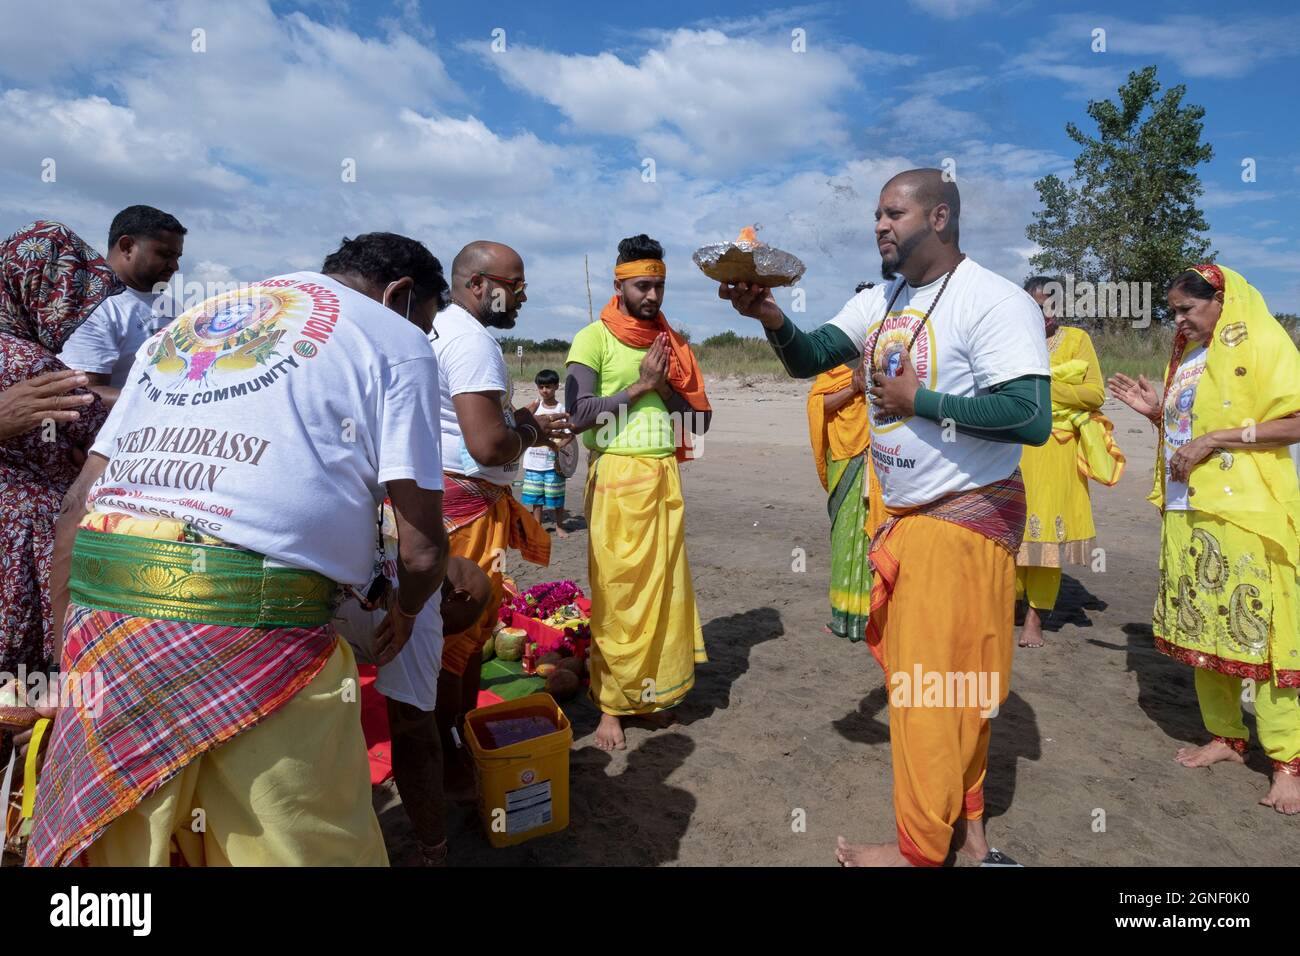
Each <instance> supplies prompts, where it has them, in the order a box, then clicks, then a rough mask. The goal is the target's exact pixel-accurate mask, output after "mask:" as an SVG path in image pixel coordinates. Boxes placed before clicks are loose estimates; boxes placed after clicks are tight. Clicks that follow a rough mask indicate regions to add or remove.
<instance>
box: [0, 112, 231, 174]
mask: <svg viewBox="0 0 1300 956" xmlns="http://www.w3.org/2000/svg"><path fill="white" fill-rule="evenodd" d="M0 140H3V141H4V143H5V149H4V151H3V152H0V168H5V169H8V170H11V171H12V172H13V173H15V174H16V175H18V176H20V177H22V176H29V177H31V179H32V180H33V181H37V180H39V178H40V176H41V173H42V163H43V162H45V161H46V160H47V159H52V160H53V161H54V163H55V166H54V172H55V180H54V182H53V183H50V184H48V185H50V186H51V187H53V188H58V186H59V183H60V182H64V183H67V182H72V183H76V182H77V181H95V182H97V183H99V184H100V185H101V186H103V187H105V188H110V189H117V190H141V189H150V190H160V191H162V192H164V193H168V194H170V195H171V196H172V197H173V198H178V197H179V196H180V195H184V194H189V193H192V192H193V191H195V190H202V191H206V192H208V193H209V194H211V198H212V199H219V198H221V196H222V194H227V195H228V194H229V193H231V192H233V191H234V190H237V189H239V188H241V187H243V186H245V185H247V182H246V180H245V178H244V177H243V176H241V175H239V174H238V173H236V172H234V171H232V170H230V169H228V168H226V167H224V166H222V165H221V164H220V163H217V162H214V161H212V160H211V159H210V158H209V155H208V147H207V144H206V143H205V142H204V141H203V140H202V139H201V138H200V137H199V136H198V135H196V134H195V133H194V132H193V131H191V130H187V129H183V128H172V129H168V130H165V131H164V130H158V129H148V128H146V127H145V126H144V125H142V124H141V122H140V117H139V115H138V114H137V113H136V111H135V110H133V109H130V108H128V107H123V106H118V105H115V104H113V103H110V102H109V101H108V100H106V99H104V98H103V97H101V96H87V97H81V98H76V99H60V98H58V97H55V96H52V95H50V94H47V93H33V92H28V91H26V90H5V91H4V92H3V93H0ZM74 188H75V187H74Z"/></svg>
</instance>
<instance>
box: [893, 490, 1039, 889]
mask: <svg viewBox="0 0 1300 956" xmlns="http://www.w3.org/2000/svg"><path fill="white" fill-rule="evenodd" d="M884 533H885V535H886V537H885V538H884V540H883V541H882V542H880V543H879V545H878V546H877V547H876V548H875V549H874V550H873V552H872V558H873V563H874V564H875V570H876V579H875V581H874V582H873V588H872V591H873V595H872V602H871V603H872V611H871V619H870V624H869V626H868V641H869V643H870V646H871V650H872V653H873V654H875V655H876V659H877V661H879V662H880V664H881V666H882V667H883V668H884V670H885V679H886V686H887V689H888V691H889V744H890V751H891V754H892V757H893V765H894V815H895V820H896V823H897V826H898V848H899V851H900V852H901V853H902V855H903V856H904V857H906V858H907V859H908V860H909V861H910V862H911V863H913V864H914V865H917V866H939V865H940V864H942V863H943V861H944V859H945V858H946V857H947V856H948V851H949V847H950V844H951V842H952V834H953V827H954V825H955V824H956V823H957V821H958V820H959V819H961V818H962V817H965V818H966V819H969V820H978V819H979V818H980V817H981V816H982V815H983V812H984V773H985V770H986V768H987V764H988V750H989V731H990V726H989V718H990V717H991V716H993V715H995V714H996V711H997V708H998V706H999V705H1001V704H1002V702H1003V701H1005V700H1006V697H1007V692H1008V689H1009V687H1010V684H1011V653H1012V637H1013V625H1014V622H1013V617H1014V601H1015V590H1016V564H1015V557H1014V555H1013V554H1011V553H1010V552H1009V551H1008V550H1007V549H1006V548H1004V547H1002V546H1000V545H999V544H998V543H996V542H995V541H994V540H993V539H991V538H989V537H986V536H985V535H982V534H979V533H978V532H976V531H972V530H969V529H968V528H966V527H963V526H961V525H959V524H955V523H953V522H951V521H944V520H940V519H937V518H932V517H927V516H925V515H912V516H907V517H902V518H899V519H898V520H897V521H896V522H895V523H894V524H893V526H892V527H890V528H888V529H886V531H885V532H884Z"/></svg>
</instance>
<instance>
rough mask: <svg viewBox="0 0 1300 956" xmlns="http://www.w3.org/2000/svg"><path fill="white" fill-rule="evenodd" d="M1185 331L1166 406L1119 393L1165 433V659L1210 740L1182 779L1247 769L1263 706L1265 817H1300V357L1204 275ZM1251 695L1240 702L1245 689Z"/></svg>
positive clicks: (1162, 399)
mask: <svg viewBox="0 0 1300 956" xmlns="http://www.w3.org/2000/svg"><path fill="white" fill-rule="evenodd" d="M1168 301H1169V308H1170V311H1171V312H1172V313H1173V314H1174V317H1175V319H1176V322H1177V330H1178V331H1177V335H1176V336H1175V337H1174V348H1173V356H1172V358H1171V359H1170V362H1169V367H1168V369H1167V371H1166V373H1165V387H1164V394H1163V395H1161V394H1159V393H1157V392H1156V390H1155V388H1154V387H1153V386H1152V385H1151V383H1150V382H1148V381H1146V379H1145V378H1140V379H1139V380H1138V381H1136V382H1135V381H1133V380H1132V379H1130V378H1128V377H1127V376H1124V375H1116V376H1114V377H1112V378H1111V379H1110V387H1111V390H1112V392H1113V393H1114V394H1115V396H1116V397H1117V398H1119V399H1120V400H1121V401H1123V402H1125V403H1126V404H1128V405H1129V406H1131V407H1132V408H1134V409H1136V410H1137V411H1139V412H1142V413H1143V414H1144V415H1146V416H1147V417H1148V418H1150V419H1151V421H1152V422H1153V423H1154V424H1155V425H1156V426H1157V428H1158V429H1159V433H1160V440H1159V448H1158V451H1157V454H1156V468H1155V488H1154V490H1153V491H1152V493H1151V496H1150V500H1151V501H1152V502H1153V503H1154V504H1155V505H1157V506H1158V507H1159V508H1160V510H1161V513H1162V515H1163V520H1162V524H1161V535H1160V537H1161V555H1160V592H1159V594H1158V595H1157V597H1156V605H1155V612H1154V615H1153V621H1152V630H1153V631H1154V633H1155V638H1156V647H1157V649H1159V650H1160V651H1161V652H1163V653H1165V654H1168V655H1169V656H1170V657H1173V658H1174V659H1175V660H1179V661H1182V662H1184V663H1186V664H1191V665H1192V666H1193V667H1194V668H1196V697H1197V701H1198V702H1199V703H1200V707H1201V717H1202V719H1203V720H1204V721H1205V728H1206V730H1207V731H1208V732H1209V733H1210V735H1211V737H1212V739H1211V740H1210V742H1209V743H1207V744H1204V745H1203V746H1200V747H1184V748H1182V749H1180V750H1179V751H1178V753H1177V755H1176V756H1175V759H1176V760H1177V761H1178V762H1179V763H1181V764H1182V765H1183V766H1186V767H1205V766H1209V765H1210V764H1212V763H1217V762H1219V761H1223V760H1227V761H1233V762H1236V763H1243V762H1244V761H1243V758H1242V755H1243V754H1244V753H1245V751H1246V748H1247V746H1248V739H1249V735H1248V733H1247V731H1246V726H1245V724H1244V723H1243V722H1242V719H1241V702H1242V700H1243V699H1249V697H1250V696H1253V698H1254V702H1255V721H1256V729H1257V730H1258V732H1259V741H1260V745H1261V746H1262V747H1263V749H1264V752H1265V753H1266V754H1267V755H1268V757H1269V758H1270V759H1271V760H1272V763H1273V785H1272V787H1271V788H1270V789H1269V792H1268V794H1267V795H1266V796H1265V797H1264V798H1263V799H1262V800H1261V801H1260V803H1262V804H1264V805H1265V806H1270V807H1272V808H1273V809H1275V810H1277V811H1278V812H1280V813H1300V702H1298V701H1297V688H1300V573H1298V572H1297V568H1300V482H1298V481H1297V477H1296V469H1295V466H1294V465H1293V463H1292V460H1291V456H1290V454H1289V453H1288V446H1289V445H1292V444H1294V443H1295V442H1297V441H1300V352H1297V350H1296V347H1295V343H1293V342H1292V341H1291V338H1290V336H1288V335H1287V333H1286V331H1285V330H1284V329H1283V328H1282V326H1281V325H1279V324H1278V322H1277V320H1276V319H1274V318H1273V316H1272V315H1271V314H1270V313H1269V311H1268V306H1267V305H1265V303H1264V299H1263V297H1262V296H1260V294H1259V292H1257V291H1256V290H1255V288H1254V287H1253V286H1251V285H1250V284H1249V283H1247V282H1246V280H1245V279H1243V278H1242V277H1241V276H1240V275H1238V274H1237V273H1235V272H1233V271H1232V270H1231V269H1226V268H1224V267H1223V266H1216V265H1202V266H1197V267H1195V268H1194V269H1189V270H1188V271H1186V272H1183V273H1181V274H1180V275H1178V276H1177V277H1176V278H1175V279H1174V281H1173V284H1172V285H1171V286H1170V288H1169V293H1168ZM1243 680H1245V681H1246V682H1247V685H1246V692H1245V693H1243V688H1242V681H1243Z"/></svg>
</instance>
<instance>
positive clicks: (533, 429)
mask: <svg viewBox="0 0 1300 956" xmlns="http://www.w3.org/2000/svg"><path fill="white" fill-rule="evenodd" d="M525 428H527V429H528V430H529V431H530V432H532V433H533V437H532V439H531V440H530V441H527V442H524V444H523V446H522V447H521V449H520V452H519V453H520V454H521V455H522V454H523V448H531V447H532V446H533V445H535V444H537V440H538V439H539V438H541V437H542V433H541V432H539V431H538V430H537V426H536V425H532V424H530V423H528V422H524V423H523V424H522V425H516V426H515V431H516V432H520V431H522V430H523V429H525ZM519 440H520V441H521V442H522V441H524V436H523V435H522V434H521V435H520V436H519Z"/></svg>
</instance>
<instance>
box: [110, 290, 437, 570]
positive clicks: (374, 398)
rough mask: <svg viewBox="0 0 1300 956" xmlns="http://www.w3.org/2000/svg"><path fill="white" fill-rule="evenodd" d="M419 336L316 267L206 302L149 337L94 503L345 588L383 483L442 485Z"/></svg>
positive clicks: (117, 412)
mask: <svg viewBox="0 0 1300 956" xmlns="http://www.w3.org/2000/svg"><path fill="white" fill-rule="evenodd" d="M437 395H438V363H437V360H436V359H435V358H434V356H433V355H432V354H431V353H430V352H429V344H428V342H427V341H426V340H425V338H424V335H423V334H422V333H421V331H420V330H419V329H418V328H417V327H416V326H414V325H412V324H410V323H409V322H407V321H406V320H405V319H403V318H402V317H401V316H400V315H398V314H397V313H395V312H393V311H392V310H390V309H387V308H385V307H384V306H382V305H380V304H379V303H378V302H376V301H374V300H373V299H369V298H367V297H366V296H364V295H362V294H361V293H359V292H356V291H354V290H352V289H349V288H347V287H346V286H343V285H340V284H339V283H337V282H335V281H334V280H333V279H329V278H327V277H325V276H323V275H320V274H319V273H315V272H296V273H293V274H291V275H285V276H277V277H275V278H271V279H266V280H264V281H262V282H260V283H257V284H255V285H253V286H251V287H250V288H247V289H241V290H240V291H238V292H231V293H227V294H225V295H220V296H214V297H213V298H210V299H208V300H206V301H205V302H203V303H202V304H200V305H198V306H195V307H194V308H193V309H190V310H188V311H187V312H184V313H183V314H181V315H180V316H179V317H178V318H177V319H176V321H175V322H173V323H172V324H171V325H170V326H168V327H167V328H166V329H165V330H163V331H162V332H160V333H158V334H157V335H155V336H153V337H152V338H150V339H149V340H148V341H147V342H145V344H144V345H143V346H142V347H141V349H140V352H139V354H138V355H137V357H136V366H135V369H134V370H133V372H132V374H131V378H130V380H129V381H128V382H127V383H126V386H125V387H124V388H123V390H122V396H121V398H119V399H118V401H117V404H116V405H114V407H113V411H112V412H111V413H110V414H109V417H108V420H107V421H106V422H105V423H104V427H103V428H102V429H101V430H100V432H99V437H98V438H97V439H96V441H95V444H94V446H93V448H92V451H94V452H97V453H99V454H101V455H104V456H105V457H107V458H109V462H108V467H107V468H106V469H105V470H104V475H103V477H102V478H101V479H100V480H99V482H98V483H97V484H96V485H95V487H94V488H93V489H92V491H91V498H92V501H93V503H94V506H95V507H96V508H97V509H99V510H106V511H120V512H125V513H128V514H135V515H146V516H157V517H165V518H175V519H178V520H182V521H186V522H189V523H190V524H192V525H194V526H195V528H196V529H198V530H199V531H202V532H205V533H209V534H212V535H215V536H216V537H218V538H221V539H222V540H224V541H227V542H229V543H230V544H234V545H238V546H239V547H242V548H247V549H249V550H251V551H256V552H259V553H261V554H263V555H266V556H267V557H268V558H270V559H273V560H274V561H277V562H281V563H283V564H287V565H290V566H292V567H299V568H307V569H309V570H313V571H318V572H320V573H321V574H323V575H325V576H326V577H328V578H331V579H332V580H334V581H337V582H339V583H340V584H352V585H364V584H366V583H368V582H369V581H370V577H371V572H372V569H373V563H374V562H373V554H374V542H375V515H376V513H377V510H376V509H378V507H379V504H380V502H381V501H383V498H384V493H385V492H384V487H383V486H384V483H385V482H389V481H394V480H398V479H411V480H413V481H415V482H416V483H417V484H418V485H419V486H420V487H421V488H426V489H429V490H433V491H438V490H441V489H442V459H441V456H440V455H439V450H438V439H437V434H436V432H435V431H434V426H433V422H434V421H435V420H436V418H437V415H438V406H437V401H438V400H437Z"/></svg>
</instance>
